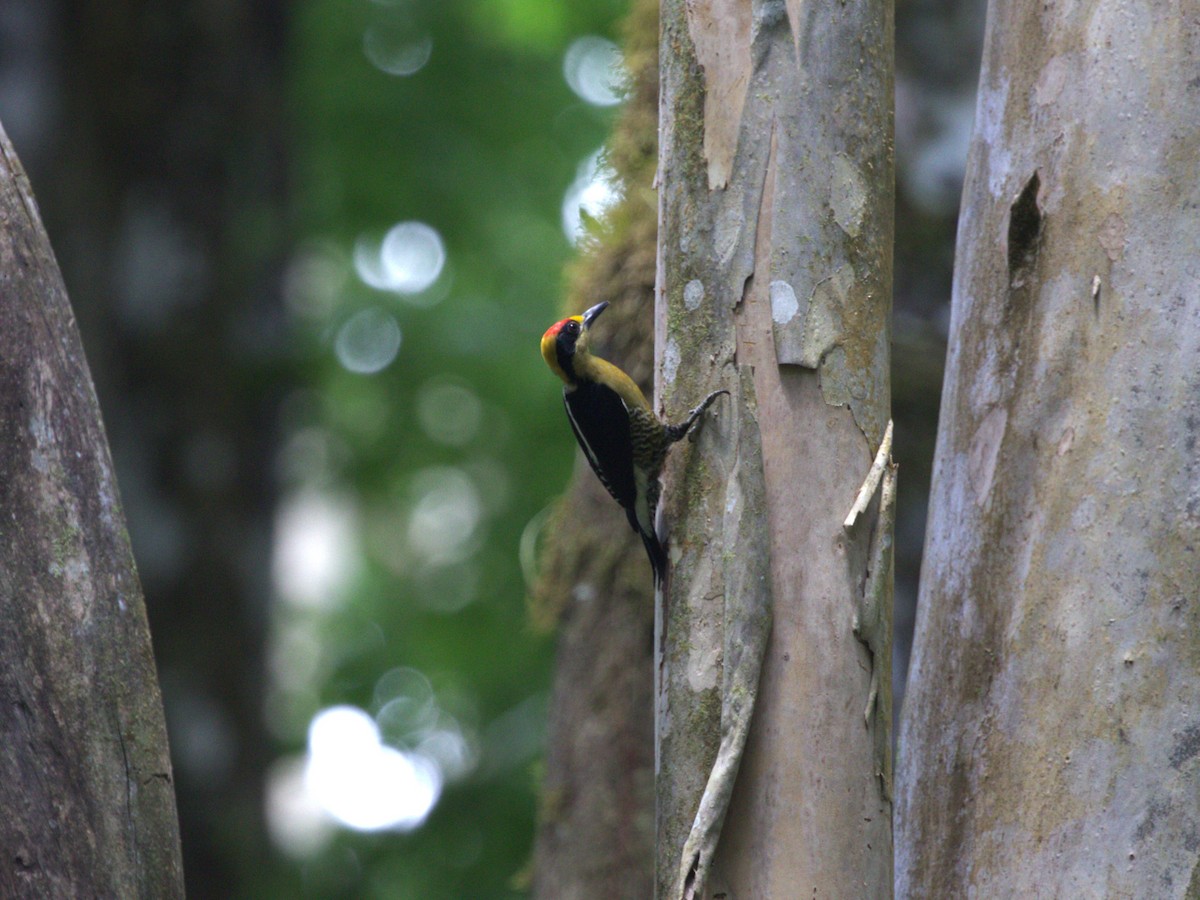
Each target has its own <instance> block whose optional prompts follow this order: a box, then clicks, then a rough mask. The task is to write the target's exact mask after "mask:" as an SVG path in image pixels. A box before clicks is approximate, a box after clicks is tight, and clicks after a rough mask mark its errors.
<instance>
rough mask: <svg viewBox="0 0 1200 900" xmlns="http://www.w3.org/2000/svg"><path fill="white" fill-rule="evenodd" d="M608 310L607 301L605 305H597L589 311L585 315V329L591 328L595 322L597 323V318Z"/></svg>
mask: <svg viewBox="0 0 1200 900" xmlns="http://www.w3.org/2000/svg"><path fill="white" fill-rule="evenodd" d="M606 309H608V301H607V300H605V301H604V302H603V303H597V304H596V305H595V306H593V307H592V308H591V309H589V310H588V311H587V312H585V313H584V314H583V327H584V328H591V327H592V323H593V322H594V321H596V317H597V316H599V315H600V313H602V312H604V310H606Z"/></svg>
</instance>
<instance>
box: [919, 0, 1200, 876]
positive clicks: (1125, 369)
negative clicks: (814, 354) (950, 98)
mask: <svg viewBox="0 0 1200 900" xmlns="http://www.w3.org/2000/svg"><path fill="white" fill-rule="evenodd" d="M987 29H988V30H987V37H986V44H985V51H984V63H983V72H982V75H981V79H980V90H979V99H978V108H977V112H976V117H975V122H976V125H975V129H976V130H975V135H974V139H973V143H972V148H971V156H970V163H969V168H968V175H967V183H966V186H965V189H964V199H963V214H962V218H961V222H960V228H959V247H958V253H959V256H958V265H957V267H956V272H955V283H954V296H953V315H952V322H951V334H950V353H949V358H948V360H947V372H946V387H945V391H944V394H943V401H942V418H941V425H940V430H939V435H938V448H937V455H936V459H935V464H934V490H933V494H932V497H931V506H930V521H929V531H928V539H927V547H926V555H925V563H924V572H923V578H922V585H921V596H920V604H919V611H918V623H917V638H916V646H915V650H914V657H913V662H912V671H911V675H910V681H909V692H908V699H907V702H906V705H905V711H904V720H903V737H902V741H901V750H902V753H901V768H900V795H899V802H898V810H897V813H898V826H899V830H898V865H897V868H898V889H899V892H900V894H902V895H904V896H914V897H928V896H939V897H952V896H966V895H968V894H970V893H974V894H977V895H979V896H996V895H1000V894H1003V895H1006V896H1034V895H1038V896H1063V897H1065V896H1075V897H1080V896H1087V897H1092V896H1108V897H1151V896H1153V897H1168V896H1173V897H1183V896H1187V897H1194V896H1197V895H1198V894H1200V876H1198V875H1197V874H1196V873H1197V872H1200V866H1197V862H1198V860H1200V847H1198V846H1197V840H1196V833H1197V816H1198V810H1197V797H1198V796H1200V655H1198V654H1197V653H1196V635H1197V633H1200V593H1198V588H1197V586H1198V585H1200V553H1198V552H1197V551H1198V549H1200V488H1198V487H1197V486H1198V485H1200V451H1198V450H1197V438H1198V436H1200V300H1198V298H1197V264H1196V248H1197V247H1198V246H1200V218H1198V217H1197V215H1196V210H1197V208H1198V206H1200V182H1198V181H1197V179H1196V172H1197V169H1198V168H1200V122H1198V120H1197V118H1196V116H1195V109H1196V97H1195V94H1196V84H1197V75H1198V74H1200V61H1198V58H1197V54H1198V52H1200V44H1198V42H1200V29H1198V28H1197V25H1196V21H1195V18H1194V16H1192V17H1191V18H1187V17H1184V16H1182V15H1181V9H1180V7H1179V6H1178V5H1177V4H1173V3H1166V2H1154V3H1151V4H1149V5H1147V4H1137V5H1135V4H1131V3H1127V2H1123V0H1114V2H1111V3H1106V4H1100V5H1085V6H1070V5H1065V6H1063V5H1056V4H1049V5H1046V4H1033V5H1022V4H1012V3H997V4H993V5H992V6H991V8H990V10H989V14H988V26H987Z"/></svg>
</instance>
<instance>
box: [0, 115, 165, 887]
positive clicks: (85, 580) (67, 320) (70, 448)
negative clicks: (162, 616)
mask: <svg viewBox="0 0 1200 900" xmlns="http://www.w3.org/2000/svg"><path fill="white" fill-rule="evenodd" d="M0 623H2V624H0V810H3V815H0V848H2V849H3V853H4V855H3V858H2V859H0V896H3V897H145V898H169V897H180V896H182V894H183V875H182V869H181V866H180V856H179V828H178V822H177V819H176V814H175V795H174V789H173V786H172V776H171V763H170V758H169V756H168V753H167V737H166V729H165V726H164V723H163V711H162V701H161V698H160V695H159V689H158V683H157V680H156V675H155V671H154V660H153V658H152V656H151V650H150V634H149V631H148V629H147V626H146V612H145V607H144V605H143V600H142V591H141V587H140V585H139V583H138V577H137V571H136V569H135V567H134V561H133V556H132V553H131V552H130V548H129V537H128V535H127V533H126V531H125V522H124V517H123V514H122V512H121V504H120V500H119V498H118V495H117V486H116V483H115V481H114V478H113V472H112V462H111V460H110V458H109V453H108V445H107V442H106V441H105V437H104V431H103V427H102V425H101V422H100V413H99V409H98V407H97V404H96V397H95V392H94V391H93V388H92V382H91V377H90V375H89V373H88V369H87V364H86V362H85V361H84V357H83V348H82V346H81V345H80V341H79V335H78V333H77V330H76V327H75V320H74V317H73V315H72V312H71V308H70V305H69V304H68V302H67V295H66V291H65V289H64V287H63V283H62V278H61V276H60V275H59V271H58V266H57V264H56V262H55V260H54V255H53V252H52V251H51V249H50V244H49V241H48V240H47V238H46V234H45V232H44V230H43V229H42V224H41V220H40V218H39V215H38V211H37V206H36V204H35V203H34V199H33V195H32V192H31V191H30V188H29V183H28V181H27V179H26V178H25V174H24V172H23V171H22V169H21V165H20V163H19V162H18V160H17V157H16V154H15V153H14V152H13V149H12V146H11V144H10V143H9V141H8V137H7V136H6V135H5V134H4V132H3V130H2V129H0Z"/></svg>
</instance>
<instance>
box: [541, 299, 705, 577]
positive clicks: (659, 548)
mask: <svg viewBox="0 0 1200 900" xmlns="http://www.w3.org/2000/svg"><path fill="white" fill-rule="evenodd" d="M607 307H608V301H605V302H603V303H597V304H596V305H595V306H593V307H592V308H591V309H589V310H588V311H587V312H585V313H584V314H583V315H581V316H570V317H569V318H566V319H563V320H562V321H561V322H556V323H554V324H553V325H551V326H550V327H549V328H548V329H547V330H546V333H545V334H544V335H542V357H543V358H544V359H545V360H546V365H548V366H549V367H550V370H551V371H552V372H554V374H555V375H557V376H558V377H559V378H561V379H562V380H563V403H564V405H565V406H566V408H567V419H568V420H569V421H570V423H571V430H572V431H574V432H575V439H576V440H577V441H579V446H580V447H582V448H583V455H584V456H586V457H587V461H588V462H589V463H591V466H592V469H593V471H595V473H596V475H597V476H598V477H599V478H600V482H601V484H603V485H604V486H605V487H606V488H607V489H608V492H609V493H610V494H612V496H613V499H614V500H616V501H617V502H618V503H619V504H621V507H622V508H623V509H624V510H625V515H626V516H628V518H629V524H630V525H631V526H632V527H633V530H634V531H636V532H637V533H638V535H639V536H640V537H641V539H642V543H643V544H645V546H646V553H647V554H648V555H649V557H650V567H651V568H652V569H653V570H654V583H655V586H656V587H661V586H662V584H663V581H664V579H665V578H666V572H667V554H666V550H665V549H664V548H663V545H662V542H661V541H659V539H658V534H657V532H656V531H655V530H654V513H655V510H656V509H657V507H658V492H659V484H658V476H659V475H660V474H661V473H662V468H663V463H665V462H666V459H667V450H668V449H670V446H671V445H672V444H674V443H675V442H676V441H679V440H682V439H683V437H684V436H685V435H687V433H688V432H689V431H690V430H691V428H692V426H693V425H694V424H695V423H696V420H697V419H699V418H700V416H701V415H703V413H704V411H705V410H706V409H708V407H709V405H710V404H711V403H712V402H713V401H714V400H716V399H717V397H719V396H720V395H721V394H728V393H729V392H728V391H714V392H713V393H711V394H709V395H708V396H707V397H705V398H704V402H703V403H701V404H700V405H699V406H697V407H696V408H695V409H693V410H692V411H691V412H690V413H688V416H687V418H686V419H685V420H684V421H683V422H681V423H679V424H678V425H669V424H667V423H665V422H661V421H659V419H658V417H657V416H656V415H654V410H652V409H651V408H650V404H649V403H648V402H647V401H646V397H645V395H644V394H643V393H642V391H641V389H640V388H639V387H638V386H637V384H636V383H635V382H634V380H633V379H632V378H630V377H629V376H628V375H626V374H625V373H624V372H622V371H621V370H620V369H619V368H617V367H616V366H614V365H613V364H612V363H610V362H608V360H604V359H601V358H600V357H598V356H593V355H592V354H591V352H590V351H589V350H588V332H589V330H590V329H591V327H592V323H593V322H595V321H596V317H597V316H599V315H600V313H602V312H604V310H605V309H606V308H607Z"/></svg>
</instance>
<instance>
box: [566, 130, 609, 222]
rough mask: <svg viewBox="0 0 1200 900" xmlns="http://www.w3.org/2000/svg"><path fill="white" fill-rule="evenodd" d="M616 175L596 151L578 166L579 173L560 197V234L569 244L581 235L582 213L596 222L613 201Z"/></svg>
mask: <svg viewBox="0 0 1200 900" xmlns="http://www.w3.org/2000/svg"><path fill="white" fill-rule="evenodd" d="M616 177H617V176H616V172H614V171H613V170H612V168H611V167H609V166H607V165H601V163H600V151H599V150H597V151H596V152H595V153H593V154H592V155H591V156H589V157H588V158H587V159H586V160H584V161H583V162H582V163H581V164H580V166H579V172H578V174H577V175H576V176H575V180H574V181H572V182H571V186H570V187H569V188H567V193H566V195H565V196H564V197H563V205H562V225H563V231H565V232H566V234H567V237H568V238H569V239H570V240H571V242H572V243H576V242H577V241H578V240H579V239H580V238H581V237H582V236H583V233H584V224H583V215H582V213H581V210H582V211H583V213H587V215H589V216H591V217H592V218H593V219H598V218H600V217H601V216H602V215H604V212H605V211H606V210H607V209H608V208H609V207H610V206H611V205H612V204H613V203H614V202H615V201H616V199H617V191H616V190H615V189H614V188H613V182H614V181H615V179H616Z"/></svg>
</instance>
